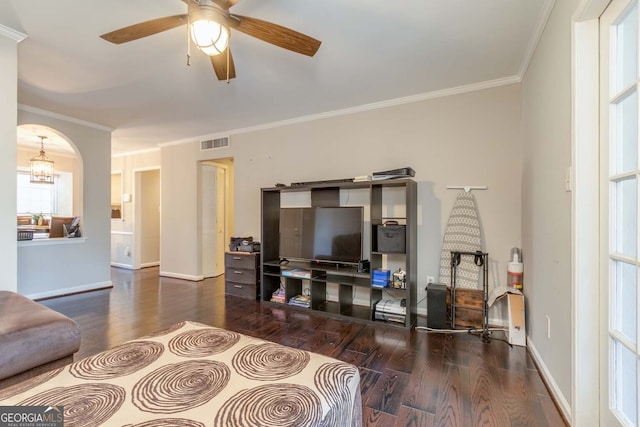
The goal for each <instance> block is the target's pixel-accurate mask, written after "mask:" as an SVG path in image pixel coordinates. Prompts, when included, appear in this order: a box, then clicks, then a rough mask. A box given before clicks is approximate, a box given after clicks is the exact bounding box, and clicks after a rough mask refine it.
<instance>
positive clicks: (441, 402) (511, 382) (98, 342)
mask: <svg viewBox="0 0 640 427" xmlns="http://www.w3.org/2000/svg"><path fill="white" fill-rule="evenodd" d="M112 280H113V283H114V287H113V289H106V290H99V291H93V292H88V293H83V294H78V295H71V296H65V297H59V298H53V299H49V300H45V301H41V302H42V303H43V304H45V305H47V306H49V307H51V308H53V309H54V310H57V311H59V312H61V313H63V314H65V315H67V316H69V317H71V318H73V319H75V320H76V321H77V322H78V323H79V324H80V327H81V329H82V345H81V347H80V350H79V352H78V353H76V355H75V356H74V360H79V359H80V358H83V357H85V356H89V355H91V354H95V353H97V352H99V351H102V350H106V349H108V348H111V347H113V346H115V345H118V344H121V343H123V342H124V341H127V340H130V339H133V338H137V337H140V336H143V335H146V334H149V333H151V332H154V331H157V330H160V329H163V328H165V327H168V326H170V325H172V324H174V323H177V322H180V321H182V320H193V321H197V322H201V323H205V324H208V325H212V326H217V327H222V328H226V329H230V330H233V331H237V332H240V333H243V334H246V335H251V336H255V337H259V338H262V339H266V340H269V341H273V342H277V343H281V344H284V345H288V346H291V347H296V348H300V349H305V350H309V351H313V352H317V353H322V354H325V355H328V356H332V357H335V358H338V359H341V360H344V361H347V362H350V363H353V364H354V365H356V366H358V367H359V368H360V374H361V391H362V402H363V425H364V426H384V427H390V426H403V427H404V426H416V427H418V426H420V427H422V426H464V427H467V426H536V427H542V426H565V425H566V424H565V423H564V421H563V419H562V417H561V416H560V413H559V412H558V410H557V408H556V406H555V405H554V402H553V401H552V399H551V398H550V397H549V392H548V391H547V389H546V388H545V386H544V383H543V382H542V380H541V378H540V375H539V374H538V371H537V369H536V366H535V365H534V363H533V362H532V360H531V358H530V356H529V354H528V353H527V351H526V349H525V348H523V347H513V348H510V347H509V346H508V345H507V344H505V343H504V342H501V341H491V342H490V343H483V342H482V341H481V340H480V339H479V338H478V337H476V336H473V335H469V334H466V333H463V334H460V333H458V334H433V333H425V332H419V331H416V330H411V331H407V330H404V329H400V328H396V327H391V326H386V325H384V324H375V325H371V324H365V323H355V322H347V321H341V320H336V319H333V318H328V317H324V316H320V315H314V314H311V313H306V312H304V311H301V310H294V309H288V308H287V307H283V308H274V307H273V306H270V305H265V304H260V303H259V302H253V301H248V300H245V299H240V298H237V297H233V296H225V295H224V281H223V278H216V279H207V280H204V281H202V282H189V281H184V280H178V279H170V278H165V277H159V276H158V269H157V268H147V269H143V270H139V271H130V270H124V269H118V268H113V269H112Z"/></svg>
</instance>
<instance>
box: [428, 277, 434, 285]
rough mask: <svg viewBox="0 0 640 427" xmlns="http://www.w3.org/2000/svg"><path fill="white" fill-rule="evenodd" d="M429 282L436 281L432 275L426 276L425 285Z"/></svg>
mask: <svg viewBox="0 0 640 427" xmlns="http://www.w3.org/2000/svg"><path fill="white" fill-rule="evenodd" d="M430 283H436V279H435V277H433V276H427V285H428V284H430Z"/></svg>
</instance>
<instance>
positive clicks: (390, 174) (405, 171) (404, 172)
mask: <svg viewBox="0 0 640 427" xmlns="http://www.w3.org/2000/svg"><path fill="white" fill-rule="evenodd" d="M414 176H416V171H414V170H413V169H412V168H410V167H406V168H399V169H391V170H388V171H383V172H374V173H373V174H372V175H371V179H374V180H377V179H391V178H411V177H414Z"/></svg>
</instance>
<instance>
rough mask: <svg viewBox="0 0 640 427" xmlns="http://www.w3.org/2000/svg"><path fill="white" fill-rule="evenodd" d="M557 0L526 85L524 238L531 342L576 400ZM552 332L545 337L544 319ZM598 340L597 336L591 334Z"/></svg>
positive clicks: (567, 57)
mask: <svg viewBox="0 0 640 427" xmlns="http://www.w3.org/2000/svg"><path fill="white" fill-rule="evenodd" d="M579 3H580V2H579V1H578V0H569V1H563V2H556V3H555V7H554V9H553V12H552V15H551V17H550V19H549V21H548V22H547V25H546V27H545V31H544V34H543V36H542V38H541V40H540V43H539V44H538V47H537V49H536V52H535V54H534V56H533V59H532V61H531V64H530V66H529V69H528V70H527V73H526V75H525V77H524V80H523V83H522V98H523V108H522V110H523V111H522V116H523V118H524V121H523V124H524V126H523V132H524V144H523V147H524V151H523V158H522V162H523V181H522V241H523V252H524V255H523V256H524V260H525V294H526V296H527V312H528V315H527V319H528V324H527V326H528V328H529V331H528V336H529V345H530V346H531V347H532V348H533V349H534V351H535V352H536V353H537V354H538V355H539V357H540V359H541V360H542V361H543V363H544V365H546V366H544V367H543V368H544V369H546V370H547V371H548V373H549V374H550V375H551V376H552V379H553V380H554V382H555V384H552V388H555V389H556V391H557V392H560V393H561V394H562V395H561V396H560V400H561V401H560V405H561V407H563V409H564V410H565V412H566V411H567V409H568V406H570V405H571V340H572V324H571V280H572V278H571V227H572V224H571V193H570V192H567V191H565V184H564V182H565V173H566V170H567V167H569V166H570V165H571V18H572V16H573V14H574V12H575V10H576V8H577V7H578V4H579ZM546 316H548V317H549V319H550V323H551V338H547V318H546ZM594 339H597V336H596V335H594Z"/></svg>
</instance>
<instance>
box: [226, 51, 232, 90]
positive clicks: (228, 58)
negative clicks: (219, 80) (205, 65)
mask: <svg viewBox="0 0 640 427" xmlns="http://www.w3.org/2000/svg"><path fill="white" fill-rule="evenodd" d="M230 50H231V49H229V45H227V84H229V51H230Z"/></svg>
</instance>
